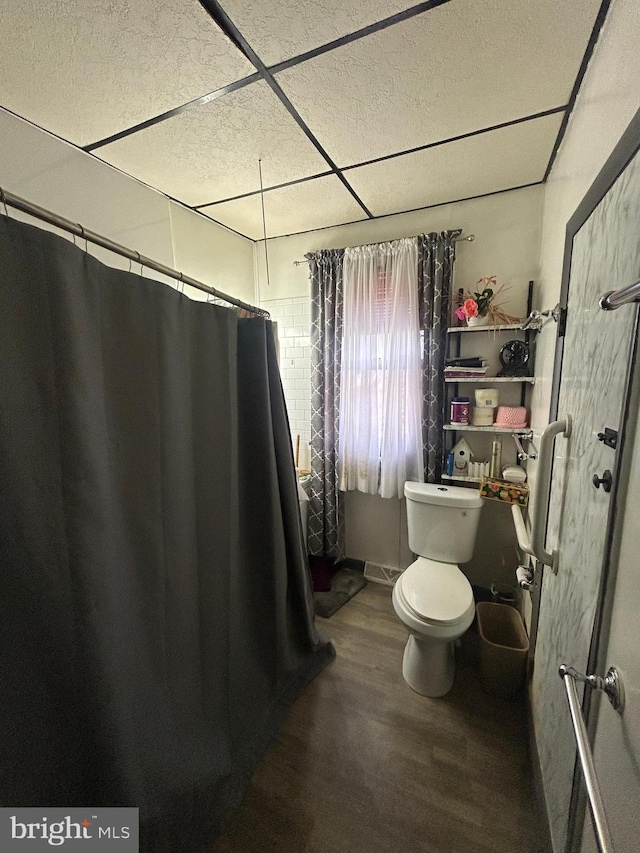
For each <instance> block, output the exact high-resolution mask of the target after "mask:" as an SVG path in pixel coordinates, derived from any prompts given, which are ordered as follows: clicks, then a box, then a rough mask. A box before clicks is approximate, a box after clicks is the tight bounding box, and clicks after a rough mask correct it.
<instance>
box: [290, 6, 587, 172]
mask: <svg viewBox="0 0 640 853" xmlns="http://www.w3.org/2000/svg"><path fill="white" fill-rule="evenodd" d="M599 6H600V0H567V2H562V3H559V2H558V0H538V2H536V3H532V2H531V0H509V2H505V0H483V2H482V3H479V2H477V0H453V1H452V2H450V3H446V4H445V5H443V6H440V7H438V8H436V9H433V10H431V11H429V12H426V13H425V14H422V15H419V16H418V17H415V18H412V19H410V20H408V21H405V22H403V23H401V24H397V25H395V26H393V27H390V28H389V29H386V30H383V31H381V32H379V33H376V34H374V35H372V36H368V37H366V38H363V39H361V40H359V41H357V42H353V43H352V44H349V45H345V46H344V47H341V48H338V49H336V50H334V51H331V52H329V53H325V54H323V55H321V56H318V57H316V58H315V59H312V60H309V61H308V62H304V63H302V64H300V65H297V66H295V67H294V68H290V69H288V70H286V71H283V72H282V73H280V74H278V75H277V80H278V82H279V83H280V84H281V85H282V87H283V89H284V91H285V92H286V93H287V95H288V96H289V97H290V98H291V100H292V102H293V104H294V106H295V107H296V108H297V109H298V111H299V112H300V114H301V116H302V118H303V119H304V120H305V121H306V122H307V123H308V124H309V126H310V128H311V130H312V131H313V132H314V133H315V134H316V136H317V137H318V139H319V141H320V142H321V143H322V145H324V146H325V148H326V149H327V151H328V153H329V154H330V155H331V156H332V157H333V158H334V160H335V161H336V162H337V163H338V165H339V166H346V165H350V164H354V163H359V162H363V161H365V160H369V159H373V158H375V157H380V156H385V155H387V154H392V153H397V152H399V151H404V150H406V149H408V148H413V147H416V146H419V145H424V144H426V143H429V142H435V141H439V140H442V139H447V138H449V137H452V136H457V135H460V134H464V133H468V132H470V131H473V130H477V129H479V128H483V127H490V126H492V125H494V124H499V123H502V122H506V121H510V120H512V119H516V118H521V117H523V116H526V115H531V114H533V113H537V112H541V111H544V110H547V109H551V108H553V107H558V106H561V105H563V104H566V103H567V101H568V99H569V96H570V93H571V89H572V87H573V84H574V81H575V78H576V75H577V73H578V69H579V66H580V63H581V61H582V56H583V54H584V50H585V47H586V45H587V42H588V40H589V36H590V33H591V30H592V27H593V24H594V21H595V18H596V14H597V11H598V8H599Z"/></svg>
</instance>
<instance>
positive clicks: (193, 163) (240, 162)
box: [96, 82, 327, 205]
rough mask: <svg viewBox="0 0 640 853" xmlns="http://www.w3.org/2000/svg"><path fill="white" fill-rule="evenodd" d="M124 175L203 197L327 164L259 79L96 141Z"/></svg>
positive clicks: (187, 197)
mask: <svg viewBox="0 0 640 853" xmlns="http://www.w3.org/2000/svg"><path fill="white" fill-rule="evenodd" d="M96 154H97V155H98V156H99V157H101V158H103V159H104V160H106V161H107V162H108V163H112V164H113V165H114V166H117V167H118V168H120V169H123V170H124V171H125V172H128V173H129V174H130V175H135V177H136V178H140V180H142V181H145V183H148V184H151V186H153V187H157V188H158V189H160V190H162V191H163V192H166V193H167V194H168V195H171V196H173V197H174V198H178V199H180V200H181V201H184V202H186V203H187V204H192V205H201V204H206V203H207V202H211V201H217V200H218V199H221V198H230V197H231V196H236V195H241V194H242V193H247V192H252V191H254V190H258V189H259V188H260V176H259V169H258V160H259V159H262V161H263V162H262V171H263V176H264V186H265V187H269V186H274V185H275V184H282V183H286V182H287V181H293V180H296V179H299V178H305V177H308V176H309V175H316V174H318V173H320V172H326V171H327V164H326V162H325V161H324V160H323V159H322V157H321V156H320V155H319V154H318V152H317V151H316V149H315V148H314V147H313V145H312V144H311V143H310V142H309V140H308V139H307V138H306V136H305V135H304V133H303V132H302V131H301V130H300V128H299V127H298V125H297V124H296V123H295V122H294V120H293V119H292V118H291V116H290V115H289V113H288V112H287V111H286V110H285V108H284V107H283V106H282V104H281V103H280V101H279V100H278V99H277V98H276V96H275V95H274V94H273V92H272V91H271V89H269V87H268V86H267V84H266V83H264V82H259V83H256V84H255V85H253V86H247V87H246V88H245V89H240V90H239V91H237V92H232V93H231V94H229V95H225V97H224V98H218V99H217V100H215V101H212V102H211V103H209V104H206V105H205V106H202V107H197V108H195V109H191V110H185V112H183V113H180V114H179V115H177V116H174V117H173V118H170V119H168V120H167V121H163V122H161V123H160V124H155V125H153V126H152V127H149V128H147V129H146V130H142V131H140V133H134V134H133V135H132V136H127V137H125V138H124V139H120V140H118V141H117V142H112V143H111V144H110V145H106V146H104V147H102V148H99V149H98V150H97V151H96Z"/></svg>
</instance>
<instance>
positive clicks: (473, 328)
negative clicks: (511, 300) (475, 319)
mask: <svg viewBox="0 0 640 853" xmlns="http://www.w3.org/2000/svg"><path fill="white" fill-rule="evenodd" d="M522 323H524V320H523V321H522ZM522 323H512V324H511V325H509V326H449V328H448V329H447V332H448V333H449V334H453V333H456V334H457V333H458V332H514V331H516V329H522Z"/></svg>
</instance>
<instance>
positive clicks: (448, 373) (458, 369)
mask: <svg viewBox="0 0 640 853" xmlns="http://www.w3.org/2000/svg"><path fill="white" fill-rule="evenodd" d="M486 373H487V362H486V361H485V360H484V359H483V358H479V357H472V358H448V359H447V360H446V361H445V368H444V376H445V379H473V378H474V377H477V378H478V379H481V378H482V377H483V376H485V375H486Z"/></svg>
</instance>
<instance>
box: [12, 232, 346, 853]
mask: <svg viewBox="0 0 640 853" xmlns="http://www.w3.org/2000/svg"><path fill="white" fill-rule="evenodd" d="M0 293H1V296H2V299H1V303H2V309H1V310H2V314H1V319H0V323H1V332H0V561H1V563H0V565H1V567H2V586H1V587H0V685H1V689H2V702H1V703H0V709H1V710H0V727H1V731H2V738H1V741H0V742H1V744H2V746H1V747H0V800H1V801H2V804H3V805H10V806H21V805H24V806H26V805H29V806H35V805H42V806H54V805H60V806H75V805H95V806H98V805H102V806H111V805H131V806H139V807H140V815H141V827H142V838H143V844H142V848H141V849H143V850H148V851H154V853H159V851H163V853H164V851H166V853H169V851H171V853H174V851H196V850H201V849H202V850H204V849H206V848H207V845H209V844H210V843H211V841H212V839H213V838H214V837H215V836H216V834H217V833H219V831H220V828H221V826H222V823H223V821H224V820H225V818H226V817H227V816H228V814H229V813H230V810H231V809H232V808H233V806H234V805H235V804H236V803H237V802H238V801H239V799H240V797H241V796H242V792H243V790H244V787H245V785H246V783H247V781H248V779H249V777H250V775H251V773H252V771H253V769H254V768H255V766H256V764H257V761H258V760H259V758H260V756H261V754H262V753H263V751H264V749H265V748H266V746H267V744H268V742H269V740H270V739H271V738H272V736H273V734H274V732H275V730H276V728H277V726H278V724H279V723H280V721H281V720H282V718H283V717H284V713H285V711H286V708H287V706H288V705H289V704H290V703H291V702H292V701H293V699H294V698H295V697H296V695H297V694H298V693H299V691H300V690H301V689H302V688H303V687H304V685H305V684H306V683H307V682H308V681H309V680H310V679H311V678H313V677H314V675H316V674H317V673H318V672H319V671H320V670H321V669H322V667H324V666H325V664H326V663H327V662H328V661H329V660H330V658H331V657H332V654H333V649H332V647H331V645H330V644H329V643H328V642H326V641H325V640H324V639H323V638H322V637H320V636H319V635H318V633H317V632H316V630H315V627H314V622H313V599H312V592H311V586H310V579H309V574H308V566H307V563H306V557H305V555H304V551H303V546H302V537H301V529H300V521H299V512H298V498H297V492H296V484H295V476H294V468H293V459H292V451H291V443H290V439H289V429H288V424H287V419H286V411H285V406H284V400H283V396H282V390H281V386H280V380H279V374H278V369H277V365H276V360H275V351H274V344H273V338H272V334H271V328H270V324H269V323H268V322H267V321H265V320H263V319H260V318H254V319H244V320H239V319H238V318H237V316H236V314H235V313H234V312H233V311H231V310H229V309H226V308H222V307H219V306H216V305H208V304H206V303H202V302H194V301H191V300H189V299H188V298H186V297H184V296H182V295H181V294H179V293H177V292H175V291H174V290H172V289H171V288H168V287H167V286H166V285H162V284H160V283H157V282H153V281H149V280H146V279H142V278H140V277H139V276H137V275H135V274H131V273H125V272H120V271H117V270H114V269H110V268H108V267H105V266H104V265H102V264H101V263H99V262H98V261H97V260H95V259H94V258H92V257H90V256H89V255H87V254H85V253H84V252H82V251H81V250H80V249H77V248H75V247H74V246H72V245H71V244H69V243H68V242H67V241H65V240H63V239H61V238H59V237H56V236H54V235H52V234H48V233H46V232H44V231H41V230H40V229H37V228H34V227H32V226H30V225H26V224H23V223H18V222H15V221H12V220H8V219H6V218H5V217H2V216H0Z"/></svg>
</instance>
